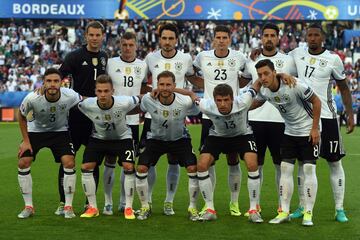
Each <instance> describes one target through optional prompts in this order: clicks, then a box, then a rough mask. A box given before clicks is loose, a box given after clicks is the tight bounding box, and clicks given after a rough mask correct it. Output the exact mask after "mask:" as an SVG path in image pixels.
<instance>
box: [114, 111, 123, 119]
mask: <svg viewBox="0 0 360 240" xmlns="http://www.w3.org/2000/svg"><path fill="white" fill-rule="evenodd" d="M114 115H115V118H121V117H122V113H121V111H117V112H114Z"/></svg>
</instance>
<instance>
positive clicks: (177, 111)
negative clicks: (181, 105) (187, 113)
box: [173, 109, 181, 117]
mask: <svg viewBox="0 0 360 240" xmlns="http://www.w3.org/2000/svg"><path fill="white" fill-rule="evenodd" d="M180 112H181V110H180V109H174V110H173V115H174V117H178V116H180Z"/></svg>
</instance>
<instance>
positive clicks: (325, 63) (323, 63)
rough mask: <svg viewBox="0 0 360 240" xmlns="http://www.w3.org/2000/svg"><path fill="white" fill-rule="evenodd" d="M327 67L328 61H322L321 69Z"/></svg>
mask: <svg viewBox="0 0 360 240" xmlns="http://www.w3.org/2000/svg"><path fill="white" fill-rule="evenodd" d="M326 65H327V61H325V60H320V63H319V66H320V67H326Z"/></svg>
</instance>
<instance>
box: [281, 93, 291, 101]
mask: <svg viewBox="0 0 360 240" xmlns="http://www.w3.org/2000/svg"><path fill="white" fill-rule="evenodd" d="M282 98H283V99H284V101H286V102H288V101H289V100H290V96H289V95H288V94H284V95H283V96H282Z"/></svg>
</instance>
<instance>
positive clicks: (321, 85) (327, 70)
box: [290, 24, 354, 222]
mask: <svg viewBox="0 0 360 240" xmlns="http://www.w3.org/2000/svg"><path fill="white" fill-rule="evenodd" d="M324 40H325V33H324V32H323V30H322V28H321V27H320V26H318V25H317V24H312V25H310V26H309V27H308V28H307V32H306V41H307V43H308V47H307V48H305V49H304V48H296V49H294V50H293V51H291V52H290V55H291V56H293V58H294V61H295V64H296V67H297V72H298V76H299V79H302V80H304V81H305V83H306V84H307V85H308V86H310V87H311V88H312V89H313V90H314V92H315V93H316V95H317V96H318V97H319V98H320V100H321V125H322V129H324V131H322V132H321V149H320V156H321V157H323V158H325V159H326V160H327V162H328V165H329V167H330V183H331V186H332V190H333V194H334V200H335V220H336V221H338V222H347V221H348V218H347V217H346V215H345V211H344V195H345V173H344V169H343V166H342V161H341V159H342V158H343V157H344V156H345V151H344V146H343V142H342V139H341V135H340V129H339V125H338V123H337V118H336V105H335V102H334V99H333V97H332V94H331V89H332V81H333V80H335V82H336V85H337V86H338V88H339V90H340V93H341V97H342V99H343V103H344V106H345V109H346V114H347V118H348V121H347V124H348V126H347V133H351V132H353V130H354V114H353V110H352V103H351V94H350V91H349V87H348V85H347V84H346V81H345V73H344V65H343V63H342V61H341V59H340V57H339V56H338V55H337V54H336V53H334V52H331V51H329V50H327V49H325V48H324V47H323V42H324ZM299 184H300V185H299V188H300V189H303V188H304V185H303V183H302V182H299ZM302 191H304V190H302ZM303 214H304V205H303V203H302V201H301V199H300V206H299V208H298V209H297V210H296V211H295V212H294V213H293V214H291V215H290V217H292V218H299V217H302V216H303Z"/></svg>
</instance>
